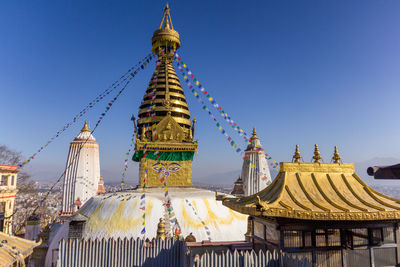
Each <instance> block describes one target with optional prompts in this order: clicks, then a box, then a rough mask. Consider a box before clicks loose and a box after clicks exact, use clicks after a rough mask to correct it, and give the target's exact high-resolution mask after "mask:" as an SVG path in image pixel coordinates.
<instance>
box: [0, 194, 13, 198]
mask: <svg viewBox="0 0 400 267" xmlns="http://www.w3.org/2000/svg"><path fill="white" fill-rule="evenodd" d="M12 197H15V195H13V196H7V197H0V199H2V198H12Z"/></svg>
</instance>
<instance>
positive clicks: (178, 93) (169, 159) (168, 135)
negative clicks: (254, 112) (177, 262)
mask: <svg viewBox="0 0 400 267" xmlns="http://www.w3.org/2000/svg"><path fill="white" fill-rule="evenodd" d="M169 10H170V9H169V7H168V4H167V5H166V7H165V8H164V15H163V18H162V20H161V23H160V26H159V28H158V29H157V30H156V31H155V32H154V34H153V38H152V51H153V52H154V53H156V54H157V56H158V61H159V63H158V64H157V67H156V70H155V72H154V74H153V76H152V79H151V81H150V83H149V86H148V87H147V90H146V93H145V95H144V97H143V101H142V104H141V105H140V107H139V114H138V123H137V124H138V125H137V126H138V135H137V138H136V147H135V155H134V156H133V160H134V161H138V162H140V167H139V172H140V186H143V184H144V178H145V174H146V176H147V178H146V186H150V187H158V186H162V185H163V184H162V183H161V182H160V176H161V175H163V174H164V175H165V177H166V179H167V185H168V186H192V160H193V156H194V152H195V151H197V141H193V136H194V123H195V120H194V121H193V123H192V122H191V121H190V111H189V107H188V105H187V103H186V98H185V95H184V93H183V90H182V87H181V84H180V82H179V78H178V76H177V75H176V72H175V70H174V67H173V65H172V61H173V57H174V53H175V51H176V50H177V49H178V48H179V47H180V45H181V41H180V39H179V34H178V32H177V31H175V30H174V27H173V24H172V20H171V15H170V13H169Z"/></svg>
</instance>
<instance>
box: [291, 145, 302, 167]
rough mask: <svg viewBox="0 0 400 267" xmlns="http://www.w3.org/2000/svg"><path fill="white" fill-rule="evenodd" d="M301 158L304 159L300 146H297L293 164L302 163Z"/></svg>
mask: <svg viewBox="0 0 400 267" xmlns="http://www.w3.org/2000/svg"><path fill="white" fill-rule="evenodd" d="M301 158H302V157H301V156H300V151H299V145H296V151H295V152H294V155H293V160H292V162H296V163H300V159H301Z"/></svg>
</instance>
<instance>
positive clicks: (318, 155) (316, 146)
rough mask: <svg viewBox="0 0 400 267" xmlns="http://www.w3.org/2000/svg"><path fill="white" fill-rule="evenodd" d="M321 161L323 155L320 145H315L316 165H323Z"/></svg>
mask: <svg viewBox="0 0 400 267" xmlns="http://www.w3.org/2000/svg"><path fill="white" fill-rule="evenodd" d="M321 159H322V157H321V153H319V149H318V145H317V144H315V146H314V157H313V160H314V163H321Z"/></svg>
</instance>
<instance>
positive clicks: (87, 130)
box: [81, 121, 90, 133]
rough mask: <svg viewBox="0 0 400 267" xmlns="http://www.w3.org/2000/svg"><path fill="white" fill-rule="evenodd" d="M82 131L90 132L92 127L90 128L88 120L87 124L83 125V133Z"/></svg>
mask: <svg viewBox="0 0 400 267" xmlns="http://www.w3.org/2000/svg"><path fill="white" fill-rule="evenodd" d="M82 132H89V133H90V129H89V126H88V124H87V121H85V125H83V128H82V130H81V133H82Z"/></svg>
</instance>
